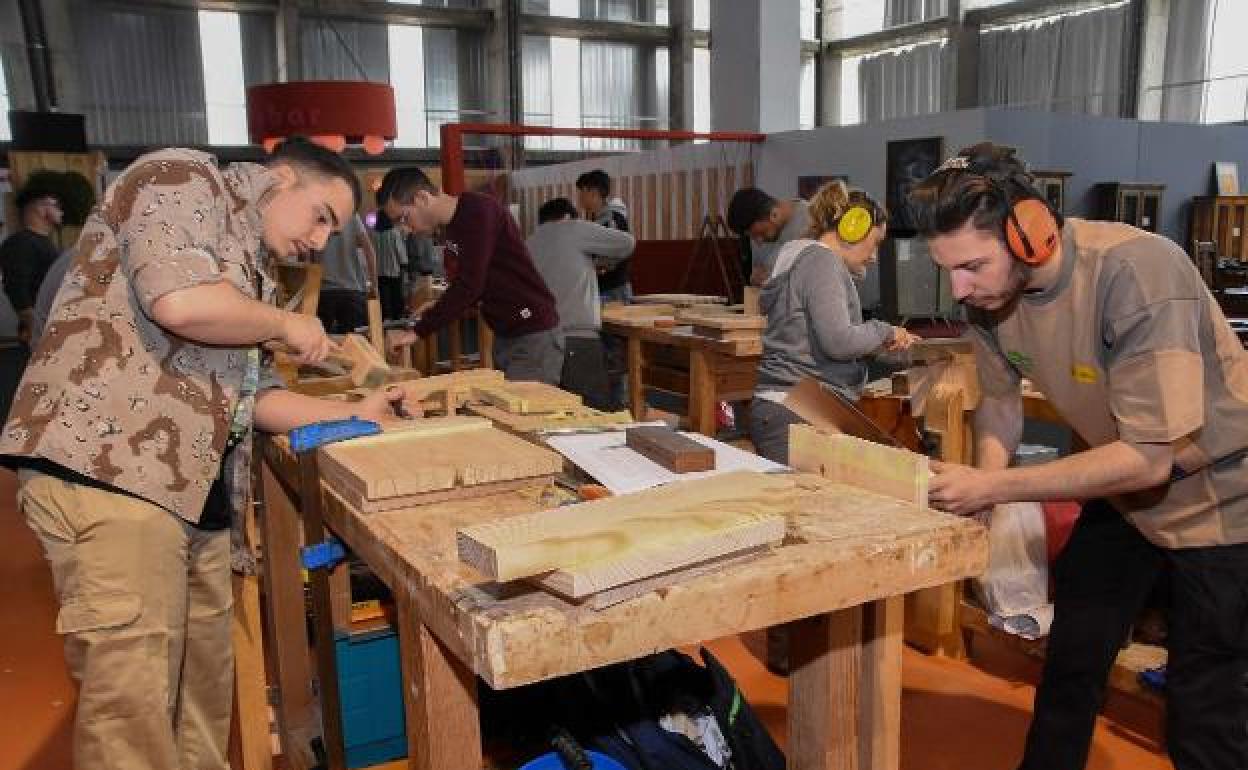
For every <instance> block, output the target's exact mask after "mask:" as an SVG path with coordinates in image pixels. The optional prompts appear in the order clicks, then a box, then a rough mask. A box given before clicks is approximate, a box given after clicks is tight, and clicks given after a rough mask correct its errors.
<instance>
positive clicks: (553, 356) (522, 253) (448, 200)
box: [377, 166, 563, 385]
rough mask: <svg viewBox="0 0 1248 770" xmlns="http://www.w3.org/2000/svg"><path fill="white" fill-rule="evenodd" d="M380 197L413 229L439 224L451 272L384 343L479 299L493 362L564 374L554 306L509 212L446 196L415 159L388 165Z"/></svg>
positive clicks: (438, 323)
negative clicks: (406, 325) (428, 302)
mask: <svg viewBox="0 0 1248 770" xmlns="http://www.w3.org/2000/svg"><path fill="white" fill-rule="evenodd" d="M377 200H378V202H379V203H380V204H381V206H382V208H383V209H384V211H385V212H386V216H388V217H390V219H392V220H393V221H395V222H401V223H403V224H404V225H406V226H407V227H409V228H410V229H411V230H412V232H414V233H416V234H418V235H431V234H432V233H433V232H434V231H435V230H439V229H440V230H441V231H442V233H443V246H442V253H443V258H444V260H445V262H446V271H447V275H448V276H449V278H450V285H449V286H448V287H447V289H446V292H445V293H443V294H442V296H441V297H440V298H439V299H438V300H437V301H436V302H434V303H433V304H432V306H431V307H429V308H427V309H425V310H424V312H422V313H421V315H420V318H419V320H417V321H415V322H414V323H413V325H412V329H411V330H410V331H409V330H397V331H395V332H392V333H391V334H390V335H389V340H388V344H389V345H390V346H391V347H392V348H398V347H402V346H405V345H411V344H413V343H415V342H416V341H417V340H418V339H419V338H421V337H424V336H426V335H429V334H432V333H434V332H436V331H438V330H440V329H442V328H444V327H446V326H448V325H450V324H452V323H455V322H457V321H459V320H460V319H461V318H463V317H464V314H465V313H466V312H468V310H470V309H471V308H473V307H474V306H476V305H477V304H478V303H480V312H481V316H482V317H483V318H484V319H485V321H486V323H488V324H489V325H490V328H491V329H493V330H494V365H495V366H496V367H497V368H499V369H501V370H503V372H504V373H505V374H506V375H507V378H508V379H511V380H536V381H540V382H545V383H547V384H549V385H557V384H558V383H559V380H560V378H561V376H562V374H563V336H562V335H561V334H560V332H559V312H558V310H557V309H556V307H555V298H554V295H552V294H551V293H550V289H548V288H547V287H546V283H545V281H543V280H542V276H541V275H540V274H539V273H538V272H537V267H536V266H535V265H534V264H533V258H532V257H531V256H530V255H529V250H528V248H526V247H525V245H524V239H523V238H522V237H521V236H520V228H519V227H518V226H517V225H516V220H515V219H514V218H513V217H512V216H511V212H509V211H508V210H507V209H506V208H505V207H504V206H503V204H501V203H499V202H498V200H497V199H496V198H494V197H493V196H490V195H484V194H482V193H475V192H465V193H460V194H459V195H448V194H446V193H444V192H442V191H441V190H439V189H438V188H437V187H435V186H434V185H433V183H432V182H431V181H429V177H428V176H426V175H425V172H424V171H422V170H420V169H419V168H417V167H416V166H407V167H401V168H394V169H391V170H390V171H389V172H387V173H386V176H385V178H384V179H382V182H381V189H380V190H378V192H377Z"/></svg>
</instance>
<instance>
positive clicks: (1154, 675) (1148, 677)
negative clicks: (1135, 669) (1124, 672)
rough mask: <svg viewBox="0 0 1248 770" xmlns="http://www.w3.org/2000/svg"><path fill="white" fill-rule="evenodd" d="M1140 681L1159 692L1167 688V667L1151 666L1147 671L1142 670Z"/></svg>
mask: <svg viewBox="0 0 1248 770" xmlns="http://www.w3.org/2000/svg"><path fill="white" fill-rule="evenodd" d="M1140 682H1141V683H1142V684H1144V686H1146V687H1150V688H1152V689H1154V690H1157V691H1158V692H1162V691H1164V690H1165V689H1166V667H1165V666H1158V667H1157V668H1150V669H1149V670H1147V671H1141V672H1140Z"/></svg>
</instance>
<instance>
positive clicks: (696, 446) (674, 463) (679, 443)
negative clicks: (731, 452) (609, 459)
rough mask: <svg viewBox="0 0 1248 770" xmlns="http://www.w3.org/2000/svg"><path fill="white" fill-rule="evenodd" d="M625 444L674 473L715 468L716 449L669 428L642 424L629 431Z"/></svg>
mask: <svg viewBox="0 0 1248 770" xmlns="http://www.w3.org/2000/svg"><path fill="white" fill-rule="evenodd" d="M624 441H625V444H626V445H627V446H628V447H629V448H630V449H632V450H633V451H635V452H638V453H639V454H641V455H643V456H645V457H647V458H649V459H650V460H653V461H654V462H656V463H658V464H659V465H662V466H663V467H664V468H666V469H668V470H669V471H672V472H673V473H691V472H694V471H709V470H714V469H715V450H714V449H711V448H710V447H708V446H706V445H705V444H700V443H698V442H697V441H694V440H693V439H691V438H689V437H688V436H684V435H681V434H680V433H677V432H676V431H674V430H672V429H671V428H668V427H663V426H658V425H641V426H638V427H636V428H629V429H628V430H627V431H625V434H624Z"/></svg>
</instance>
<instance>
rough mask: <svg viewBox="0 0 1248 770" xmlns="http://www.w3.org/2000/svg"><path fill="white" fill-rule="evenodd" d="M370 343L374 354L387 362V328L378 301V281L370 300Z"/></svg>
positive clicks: (374, 284)
mask: <svg viewBox="0 0 1248 770" xmlns="http://www.w3.org/2000/svg"><path fill="white" fill-rule="evenodd" d="M375 278H376V276H374V279H375ZM368 341H369V343H370V344H371V345H372V346H373V352H374V353H376V354H378V356H380V357H381V360H382V361H383V362H384V361H385V360H386V359H385V353H386V327H385V326H383V325H382V317H381V300H380V299H377V288H376V280H374V282H373V294H372V296H370V297H369V298H368Z"/></svg>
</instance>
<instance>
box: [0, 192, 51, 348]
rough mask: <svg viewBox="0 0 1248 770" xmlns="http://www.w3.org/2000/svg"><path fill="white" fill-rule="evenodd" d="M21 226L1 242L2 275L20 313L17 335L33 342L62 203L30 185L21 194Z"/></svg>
mask: <svg viewBox="0 0 1248 770" xmlns="http://www.w3.org/2000/svg"><path fill="white" fill-rule="evenodd" d="M17 209H18V212H19V214H20V217H21V229H20V230H18V231H17V232H15V233H13V234H12V235H10V236H9V237H8V238H5V239H4V243H3V244H0V278H3V280H4V293H5V295H6V296H7V297H8V298H9V302H10V303H11V304H12V305H13V311H14V312H15V313H17V336H18V338H19V339H21V340H22V341H23V342H25V343H27V344H30V343H31V339H32V322H33V320H34V307H35V297H36V296H37V295H38V293H39V287H40V286H41V285H42V284H43V279H44V276H46V275H47V273H48V269H49V268H50V267H52V263H53V262H55V261H56V258H57V256H58V255H59V250H58V249H57V247H56V244H55V243H53V242H52V238H51V235H52V231H53V230H55V229H56V228H58V227H60V226H61V218H62V216H63V215H62V212H61V202H60V199H59V198H57V197H56V195H54V194H52V193H50V192H48V191H46V190H40V189H35V188H31V187H28V188H26V189H24V190H22V191H21V192H19V193H18V194H17Z"/></svg>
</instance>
